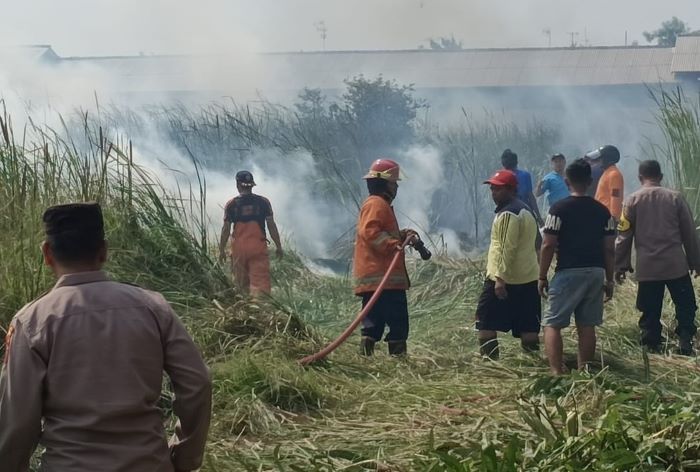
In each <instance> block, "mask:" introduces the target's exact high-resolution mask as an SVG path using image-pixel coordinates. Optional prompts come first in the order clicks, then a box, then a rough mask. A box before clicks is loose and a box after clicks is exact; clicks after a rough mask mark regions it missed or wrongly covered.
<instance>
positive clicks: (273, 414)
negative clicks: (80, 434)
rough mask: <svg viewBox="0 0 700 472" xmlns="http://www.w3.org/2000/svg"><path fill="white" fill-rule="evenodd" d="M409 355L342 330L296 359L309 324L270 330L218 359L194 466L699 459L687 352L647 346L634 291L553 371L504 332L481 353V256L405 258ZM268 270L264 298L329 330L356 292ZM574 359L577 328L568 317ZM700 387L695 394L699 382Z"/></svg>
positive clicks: (585, 464)
mask: <svg viewBox="0 0 700 472" xmlns="http://www.w3.org/2000/svg"><path fill="white" fill-rule="evenodd" d="M411 267H412V269H411V271H412V275H413V279H414V287H413V289H412V290H411V291H410V292H409V294H410V297H409V303H410V305H409V309H410V312H411V323H412V326H411V338H410V342H409V352H410V356H409V358H408V359H406V360H397V359H393V358H390V357H388V356H387V355H386V353H385V352H383V351H382V350H381V349H380V351H382V352H379V353H378V354H377V355H376V356H375V357H374V358H371V359H366V358H363V357H361V356H360V355H358V353H357V350H358V349H357V344H358V342H359V336H357V335H356V336H354V337H352V338H351V339H350V340H349V342H348V343H346V344H345V345H343V346H341V347H340V348H339V350H338V351H336V352H335V353H333V354H332V355H331V356H330V357H329V358H328V359H327V360H326V361H324V362H322V363H319V364H317V365H314V366H312V367H307V368H303V367H300V366H299V365H298V364H296V362H295V361H296V359H298V358H300V357H302V355H303V354H307V353H310V352H311V351H313V350H314V349H318V348H319V347H321V346H322V343H321V342H320V341H321V340H320V339H319V336H311V337H309V336H296V337H295V336H288V335H283V334H280V333H279V332H274V333H272V334H269V335H266V336H263V337H262V338H255V339H250V340H248V341H246V342H243V343H237V344H235V347H233V348H231V349H224V350H222V351H221V352H219V353H218V354H217V355H215V356H213V357H212V363H213V371H214V378H215V411H214V422H213V428H212V433H211V443H210V445H209V449H208V453H207V457H206V465H205V468H204V470H212V471H214V470H217V471H218V470H251V471H254V470H255V471H257V470H275V471H282V470H290V471H291V470H298V471H301V470H304V471H340V470H352V471H363V470H381V471H409V470H431V471H470V470H487V471H491V470H501V471H511V470H512V471H515V470H547V471H550V470H620V471H622V470H695V469H696V468H697V467H700V449H698V447H699V446H700V424H698V422H697V411H698V406H700V404H699V403H698V402H699V398H698V396H699V395H700V390H698V388H699V387H700V377H699V376H698V370H699V367H698V364H697V363H696V361H695V359H688V358H682V357H678V356H662V355H649V356H647V355H645V354H644V353H643V352H642V350H641V349H640V348H639V347H638V346H637V343H636V336H637V331H636V324H635V323H636V316H637V315H636V312H635V311H634V304H633V302H634V293H633V292H634V290H633V287H632V286H631V285H627V286H625V287H623V288H622V289H621V290H620V291H619V293H618V294H617V297H616V299H615V300H614V301H613V302H612V303H611V304H609V305H608V306H607V307H606V321H605V326H604V327H603V328H602V329H601V330H600V335H599V346H600V348H599V351H598V353H597V357H598V359H599V365H598V367H597V368H596V369H595V370H594V371H593V372H591V373H585V372H576V371H574V373H573V374H572V375H570V376H567V377H563V378H553V377H551V376H550V375H549V374H548V369H547V365H546V362H545V361H544V359H543V357H542V356H541V355H540V356H531V355H527V354H524V353H522V352H520V348H519V344H518V343H517V342H515V340H513V339H512V338H509V337H502V341H503V348H502V356H501V360H500V361H498V362H492V361H485V360H483V359H481V358H480V357H479V356H478V355H477V350H476V337H475V333H474V331H473V329H472V328H471V327H472V326H473V312H474V308H475V302H476V297H477V296H478V293H479V289H480V285H481V280H482V274H481V273H480V271H479V266H478V264H476V265H475V264H473V263H470V262H468V261H452V260H445V259H442V260H438V261H436V262H431V263H428V264H426V263H418V264H416V265H411ZM288 269H289V268H288V267H284V264H283V265H282V267H278V268H277V271H278V272H277V274H278V278H277V280H278V287H277V288H276V301H275V303H274V305H271V306H270V309H274V310H277V311H278V312H279V313H280V316H281V317H282V318H283V317H284V316H285V315H283V313H295V314H297V315H298V316H299V317H300V318H301V320H303V321H306V322H308V323H309V325H313V326H314V327H315V328H316V330H315V331H316V332H317V333H318V334H320V335H321V336H324V337H326V339H330V338H331V337H332V336H334V335H336V334H338V333H339V332H340V331H341V330H342V328H343V327H344V326H345V325H346V324H347V323H348V322H349V321H350V320H351V318H352V317H353V316H354V314H355V311H356V309H357V308H358V307H359V303H358V301H357V300H355V299H354V297H353V296H352V295H351V291H350V287H349V284H348V282H347V281H346V280H343V279H342V278H331V277H321V276H316V275H313V274H311V273H308V272H305V271H301V270H300V271H297V272H296V275H295V276H292V277H289V276H284V274H285V272H286V271H287V270H288ZM565 349H566V351H567V362H568V364H569V365H570V366H571V367H575V332H574V330H573V329H571V330H569V331H567V335H566V346H565ZM696 392H697V393H696Z"/></svg>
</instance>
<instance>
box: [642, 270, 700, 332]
mask: <svg viewBox="0 0 700 472" xmlns="http://www.w3.org/2000/svg"><path fill="white" fill-rule="evenodd" d="M666 288H668V291H669V292H670V293H671V300H673V304H674V305H675V306H676V320H677V322H678V326H677V327H676V334H677V335H678V336H679V337H693V336H695V333H696V331H697V328H696V327H695V311H696V310H697V304H696V302H695V290H694V289H693V282H692V280H691V279H690V275H685V276H683V277H681V278H679V279H674V280H655V281H651V282H639V284H638V287H637V309H638V310H639V311H641V312H642V317H641V318H640V319H639V328H640V330H641V342H642V344H646V345H649V346H655V345H657V344H659V343H660V342H661V309H662V308H663V303H664V292H665V290H666Z"/></svg>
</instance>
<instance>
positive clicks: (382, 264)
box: [353, 159, 415, 356]
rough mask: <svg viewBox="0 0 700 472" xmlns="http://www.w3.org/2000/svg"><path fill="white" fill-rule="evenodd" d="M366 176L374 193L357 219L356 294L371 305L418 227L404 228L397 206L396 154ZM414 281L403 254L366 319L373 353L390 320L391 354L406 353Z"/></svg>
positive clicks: (365, 338) (367, 347) (365, 344)
mask: <svg viewBox="0 0 700 472" xmlns="http://www.w3.org/2000/svg"><path fill="white" fill-rule="evenodd" d="M363 178H364V179H365V180H366V181H367V189H368V191H369V194H370V195H369V197H367V199H366V200H365V201H364V203H363V204H362V208H361V209H360V217H359V220H358V222H357V234H356V237H355V254H354V256H353V277H354V282H355V289H354V291H355V295H357V296H358V297H362V306H363V307H365V306H366V305H367V302H369V299H370V298H371V297H372V295H373V294H374V292H375V291H376V290H377V287H378V286H379V282H380V281H381V279H382V278H383V276H384V274H385V273H386V271H387V270H388V269H389V265H390V264H391V261H392V259H393V258H394V256H395V255H396V251H397V250H398V248H399V246H400V245H401V243H402V242H403V241H404V240H405V239H406V238H407V237H409V236H411V235H413V234H415V231H413V230H410V229H404V230H399V224H398V222H397V221H396V216H395V215H394V209H393V207H392V206H391V202H393V200H394V199H395V198H396V193H397V191H398V188H399V184H398V181H399V180H400V179H399V165H398V164H397V163H396V162H394V161H392V160H390V159H377V160H376V161H374V163H373V164H372V166H371V167H370V170H369V172H368V173H367V175H365V176H364V177H363ZM409 286H410V282H409V280H408V273H407V272H406V262H405V259H404V256H403V254H402V255H401V256H399V262H398V264H396V266H395V267H394V269H393V270H392V272H391V274H390V275H389V280H388V283H387V285H386V287H385V289H384V291H383V292H382V294H381V295H380V296H379V299H378V300H377V302H376V303H375V305H374V307H372V310H371V311H370V312H369V314H368V315H367V317H366V318H365V319H364V320H363V322H362V340H361V344H360V346H361V353H362V354H364V355H367V356H370V355H372V354H373V352H374V345H375V343H376V342H377V341H379V340H381V339H382V336H383V335H384V328H385V327H386V326H389V332H388V334H387V335H386V338H385V339H386V341H387V343H388V345H389V354H390V355H392V356H403V355H405V354H406V339H408V304H407V301H406V290H408V288H409Z"/></svg>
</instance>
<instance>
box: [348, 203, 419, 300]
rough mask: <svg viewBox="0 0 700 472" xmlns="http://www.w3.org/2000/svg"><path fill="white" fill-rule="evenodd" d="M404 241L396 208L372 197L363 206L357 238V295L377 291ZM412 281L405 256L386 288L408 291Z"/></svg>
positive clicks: (354, 266) (355, 271) (355, 270)
mask: <svg viewBox="0 0 700 472" xmlns="http://www.w3.org/2000/svg"><path fill="white" fill-rule="evenodd" d="M400 242H401V236H400V233H399V224H398V222H397V221H396V216H395V215H394V209H393V208H392V207H391V205H389V203H388V202H387V201H386V200H385V199H384V198H382V197H380V196H377V195H370V196H369V197H368V198H367V200H365V202H364V203H363V204H362V208H361V209H360V218H359V220H358V222H357V235H356V236H355V254H354V257H353V276H354V285H355V294H356V295H360V294H362V293H366V292H374V291H375V290H376V289H377V286H378V285H379V282H380V281H381V280H382V277H383V276H384V274H385V273H386V271H387V269H388V268H389V265H390V264H391V260H392V259H393V258H394V255H395V254H396V246H397V245H398V244H399V243H400ZM409 285H410V282H409V280H408V273H407V272H406V262H405V259H404V256H403V254H402V255H401V256H399V262H398V263H397V264H396V267H394V270H393V271H392V273H391V275H390V276H389V280H388V282H387V285H386V286H385V289H387V290H406V289H408V287H409Z"/></svg>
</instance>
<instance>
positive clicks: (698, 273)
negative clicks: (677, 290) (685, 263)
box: [690, 269, 700, 279]
mask: <svg viewBox="0 0 700 472" xmlns="http://www.w3.org/2000/svg"><path fill="white" fill-rule="evenodd" d="M690 274H691V275H692V276H693V277H695V278H696V279H697V278H698V277H700V271H699V270H698V269H690Z"/></svg>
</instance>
